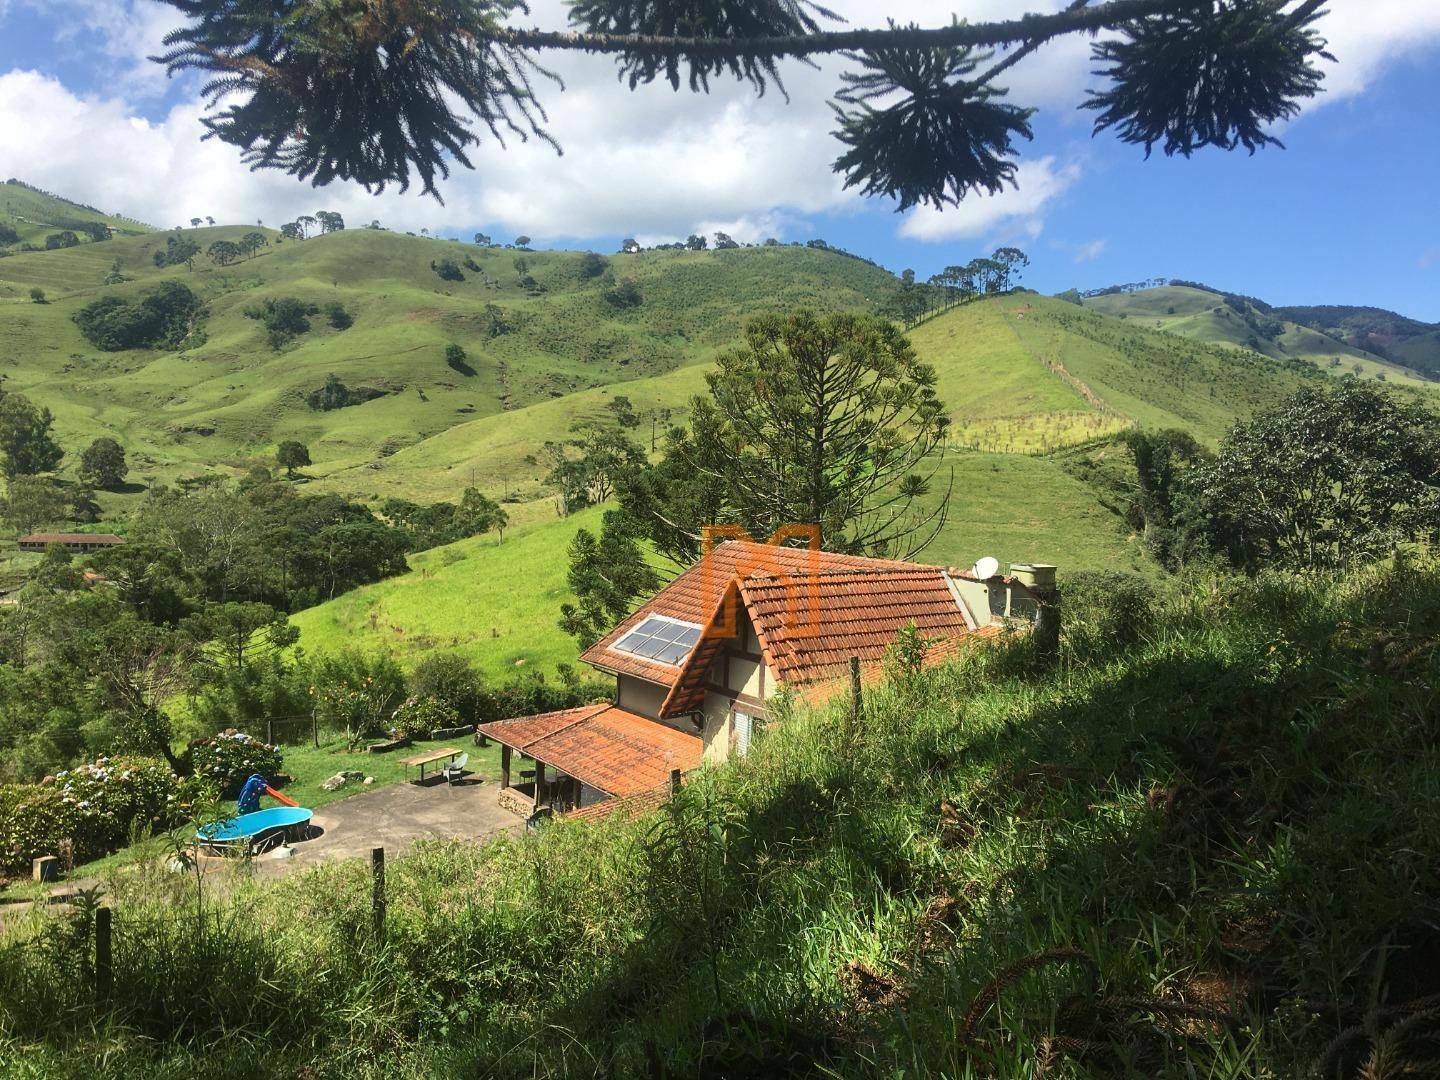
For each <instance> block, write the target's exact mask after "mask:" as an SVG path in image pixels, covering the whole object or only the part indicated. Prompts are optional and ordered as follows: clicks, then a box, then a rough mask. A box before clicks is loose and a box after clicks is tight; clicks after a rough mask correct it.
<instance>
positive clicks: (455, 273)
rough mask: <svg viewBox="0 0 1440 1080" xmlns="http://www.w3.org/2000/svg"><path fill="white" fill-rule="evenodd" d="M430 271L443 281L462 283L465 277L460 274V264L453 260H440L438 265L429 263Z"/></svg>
mask: <svg viewBox="0 0 1440 1080" xmlns="http://www.w3.org/2000/svg"><path fill="white" fill-rule="evenodd" d="M430 269H432V270H434V271H435V273H437V274H439V275H440V277H441V278H442V279H443V280H445V281H464V280H465V275H464V274H462V273H461V272H460V264H459V263H457V262H456V261H455V260H454V259H441V260H440V261H439V262H438V263H431V264H430Z"/></svg>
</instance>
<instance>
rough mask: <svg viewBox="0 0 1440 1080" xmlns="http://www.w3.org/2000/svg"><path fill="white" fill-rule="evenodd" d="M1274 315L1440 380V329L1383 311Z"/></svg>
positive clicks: (1319, 309) (1306, 310) (1289, 310)
mask: <svg viewBox="0 0 1440 1080" xmlns="http://www.w3.org/2000/svg"><path fill="white" fill-rule="evenodd" d="M1275 313H1276V314H1277V315H1279V316H1280V317H1281V318H1284V319H1289V320H1290V321H1292V322H1296V323H1299V324H1301V325H1302V326H1308V327H1310V328H1312V329H1314V330H1318V331H1320V332H1322V333H1324V334H1327V335H1328V336H1330V337H1333V338H1336V339H1338V340H1340V341H1344V342H1345V343H1347V344H1349V345H1352V346H1354V347H1355V348H1358V349H1365V350H1367V351H1369V352H1372V353H1374V354H1375V355H1377V356H1382V357H1384V358H1385V359H1387V360H1390V361H1393V362H1394V363H1397V364H1403V365H1404V366H1405V367H1408V368H1413V369H1414V370H1416V371H1418V372H1420V373H1422V374H1424V375H1428V376H1430V377H1432V378H1440V325H1436V324H1433V323H1422V322H1420V321H1418V320H1416V319H1411V318H1407V317H1406V316H1404V315H1397V314H1396V313H1395V312H1393V311H1386V310H1385V309H1384V308H1374V307H1351V306H1346V305H1341V304H1321V305H1317V306H1312V307H1281V308H1276V309H1275Z"/></svg>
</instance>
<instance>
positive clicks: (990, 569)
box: [970, 555, 1000, 581]
mask: <svg viewBox="0 0 1440 1080" xmlns="http://www.w3.org/2000/svg"><path fill="white" fill-rule="evenodd" d="M999 572H1000V560H999V559H996V558H992V557H991V556H989V555H986V556H985V557H984V558H983V559H981V560H980V561H979V562H977V563H976V564H975V565H974V566H972V567H971V568H970V573H972V574H974V575H975V576H976V577H977V578H979V579H980V580H981V581H986V580H988V579H989V578H992V577H994V576H995V575H996V574H997V573H999Z"/></svg>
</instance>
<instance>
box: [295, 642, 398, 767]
mask: <svg viewBox="0 0 1440 1080" xmlns="http://www.w3.org/2000/svg"><path fill="white" fill-rule="evenodd" d="M306 673H307V674H308V675H309V689H310V697H311V699H312V700H313V701H314V703H315V706H316V708H317V710H318V714H319V719H320V722H321V723H322V724H324V725H325V726H326V727H328V728H330V729H331V730H342V731H344V732H345V733H346V734H347V735H348V736H349V738H350V741H351V743H352V744H353V743H356V742H359V741H360V740H361V739H364V738H366V737H368V736H372V735H379V734H381V733H382V732H383V731H384V730H385V720H386V718H388V717H389V716H390V714H391V713H392V712H394V711H395V707H396V706H397V705H398V704H399V703H400V702H402V701H404V700H405V675H404V673H403V672H402V671H401V670H400V665H399V664H397V663H396V662H395V660H394V659H393V658H392V657H390V656H387V655H385V654H384V653H379V654H376V655H370V654H367V653H363V652H361V651H359V650H357V649H345V650H343V651H340V652H335V653H327V654H326V655H324V656H320V657H317V658H315V659H314V660H312V661H310V663H309V664H308V666H307V668H306Z"/></svg>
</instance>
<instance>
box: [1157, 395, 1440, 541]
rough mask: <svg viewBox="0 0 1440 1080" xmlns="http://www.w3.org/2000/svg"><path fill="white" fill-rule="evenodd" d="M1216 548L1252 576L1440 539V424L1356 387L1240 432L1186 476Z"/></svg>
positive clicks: (1281, 410)
mask: <svg viewBox="0 0 1440 1080" xmlns="http://www.w3.org/2000/svg"><path fill="white" fill-rule="evenodd" d="M1180 489H1181V495H1182V497H1183V498H1187V499H1188V500H1190V502H1191V504H1192V506H1191V508H1190V512H1191V513H1193V514H1195V515H1196V517H1197V518H1198V522H1197V524H1198V527H1200V528H1202V529H1204V530H1205V531H1206V532H1207V533H1208V535H1209V537H1210V539H1211V542H1212V543H1213V545H1214V546H1215V547H1217V548H1219V549H1220V550H1222V551H1224V552H1226V553H1227V554H1228V555H1229V556H1230V558H1231V560H1232V561H1233V562H1235V563H1236V564H1237V565H1240V566H1243V567H1246V568H1251V569H1254V568H1258V567H1262V566H1270V565H1279V566H1284V567H1290V568H1309V569H1314V568H1328V567H1336V566H1344V565H1347V564H1353V563H1358V562H1366V561H1373V560H1376V559H1383V558H1386V557H1387V556H1389V555H1391V554H1392V553H1393V552H1394V551H1396V550H1397V549H1399V548H1402V547H1404V546H1405V545H1408V544H1417V543H1419V544H1428V545H1433V544H1434V543H1435V542H1436V541H1437V540H1440V417H1437V416H1436V415H1435V413H1433V412H1431V411H1430V410H1429V409H1427V408H1426V407H1424V406H1423V405H1420V404H1417V403H1412V402H1408V401H1402V400H1400V399H1399V398H1396V397H1394V396H1393V395H1391V394H1390V393H1388V392H1386V391H1385V390H1381V389H1379V388H1377V387H1375V386H1372V385H1367V384H1363V383H1359V382H1354V381H1349V380H1347V381H1345V382H1342V383H1341V384H1340V385H1339V386H1328V385H1317V386H1314V387H1309V388H1306V389H1304V390H1302V391H1300V392H1299V393H1298V394H1296V395H1295V396H1294V397H1292V398H1290V399H1289V400H1288V401H1286V402H1284V403H1283V404H1281V405H1280V406H1279V407H1278V408H1275V409H1272V410H1270V411H1268V412H1264V413H1261V414H1259V415H1258V416H1256V417H1255V418H1254V419H1253V420H1251V421H1249V422H1248V423H1242V424H1238V425H1236V427H1235V428H1234V429H1233V430H1232V431H1231V432H1230V434H1229V435H1228V436H1227V437H1226V439H1225V441H1224V442H1223V443H1222V444H1221V446H1220V449H1219V452H1218V453H1217V454H1216V455H1215V457H1214V458H1213V459H1212V460H1209V461H1207V462H1204V463H1202V464H1200V465H1197V466H1196V467H1194V468H1193V469H1191V470H1189V471H1188V472H1187V473H1186V474H1185V475H1184V476H1183V478H1182V480H1181V484H1180Z"/></svg>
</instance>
